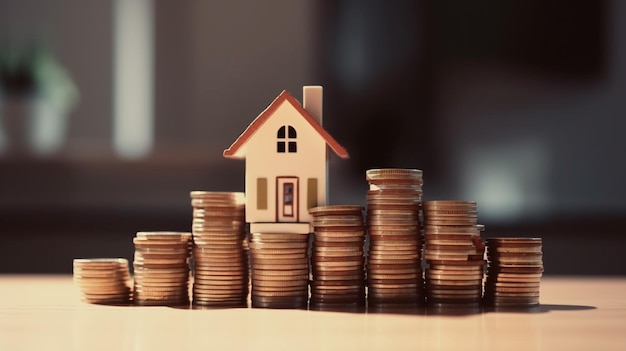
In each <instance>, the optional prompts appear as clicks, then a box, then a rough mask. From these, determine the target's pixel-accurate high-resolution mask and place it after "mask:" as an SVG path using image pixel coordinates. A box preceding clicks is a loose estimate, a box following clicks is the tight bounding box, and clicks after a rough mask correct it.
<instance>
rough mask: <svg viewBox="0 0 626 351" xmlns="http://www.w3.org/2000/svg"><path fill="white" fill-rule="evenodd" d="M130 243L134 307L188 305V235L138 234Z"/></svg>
mask: <svg viewBox="0 0 626 351" xmlns="http://www.w3.org/2000/svg"><path fill="white" fill-rule="evenodd" d="M133 242H134V243H135V260H134V261H133V266H134V278H135V284H134V285H135V289H134V295H133V300H134V302H135V304H138V305H158V306H177V305H187V304H189V258H190V251H191V250H190V249H191V233H182V232H138V233H137V235H136V236H135V238H133Z"/></svg>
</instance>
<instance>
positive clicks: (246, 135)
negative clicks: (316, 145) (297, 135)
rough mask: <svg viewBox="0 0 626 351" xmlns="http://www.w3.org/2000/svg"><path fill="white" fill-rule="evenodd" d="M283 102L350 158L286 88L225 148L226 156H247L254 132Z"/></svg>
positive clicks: (338, 153)
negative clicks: (247, 145) (247, 148)
mask: <svg viewBox="0 0 626 351" xmlns="http://www.w3.org/2000/svg"><path fill="white" fill-rule="evenodd" d="M283 103H289V104H291V105H292V106H293V107H294V108H295V109H296V110H297V112H298V114H299V115H300V116H301V117H302V118H303V119H304V120H305V121H306V122H308V123H309V124H310V125H311V127H313V129H314V130H315V131H316V132H317V133H318V134H319V135H320V136H321V137H322V138H323V139H324V141H325V142H326V144H327V145H328V146H329V147H330V148H331V150H333V152H335V154H337V156H339V157H341V158H348V157H349V155H348V152H347V151H346V149H345V148H344V147H343V146H341V145H340V144H339V143H338V142H337V141H336V140H335V139H334V138H333V137H332V136H331V135H330V134H329V133H328V132H327V131H326V130H325V129H324V128H322V126H320V125H319V123H317V122H316V121H315V119H314V118H313V117H311V115H310V114H309V113H308V112H307V111H306V110H305V109H304V108H303V107H302V105H300V103H299V102H298V101H297V100H296V99H295V98H294V97H293V96H292V95H291V94H290V93H289V92H288V91H286V90H283V92H282V93H280V95H278V97H277V98H276V99H275V100H274V101H273V102H272V103H271V104H270V105H269V106H268V107H267V108H266V109H265V111H263V112H262V113H261V114H260V115H259V116H258V117H257V118H256V119H255V120H254V121H252V123H251V124H250V125H249V126H248V128H246V130H245V131H244V132H243V133H242V134H241V135H240V136H239V138H237V140H235V142H234V143H233V144H232V145H231V146H230V147H229V148H228V149H226V150H224V157H227V158H236V159H243V158H245V157H246V144H247V143H248V141H249V139H250V138H253V136H254V134H255V133H256V132H257V131H258V130H259V129H260V128H262V127H263V125H264V124H265V122H266V121H267V120H268V119H269V118H271V116H272V115H273V114H274V113H275V112H276V110H277V109H278V108H280V107H281V105H282V104H283Z"/></svg>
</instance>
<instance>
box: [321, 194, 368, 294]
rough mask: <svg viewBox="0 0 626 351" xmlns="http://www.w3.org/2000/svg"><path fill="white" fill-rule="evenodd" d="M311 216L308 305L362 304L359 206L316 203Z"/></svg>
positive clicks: (362, 228) (362, 235) (362, 234)
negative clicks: (317, 204)
mask: <svg viewBox="0 0 626 351" xmlns="http://www.w3.org/2000/svg"><path fill="white" fill-rule="evenodd" d="M309 213H310V214H311V215H312V216H313V229H314V233H313V245H312V251H313V253H312V256H311V265H312V281H311V304H335V303H342V304H356V305H363V304H364V303H365V257H364V254H363V246H364V244H365V224H364V223H363V207H362V206H352V205H337V206H320V207H314V208H311V209H309Z"/></svg>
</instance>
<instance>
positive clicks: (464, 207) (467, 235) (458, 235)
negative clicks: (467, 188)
mask: <svg viewBox="0 0 626 351" xmlns="http://www.w3.org/2000/svg"><path fill="white" fill-rule="evenodd" d="M477 220H478V211H477V208H476V202H473V201H425V202H424V222H425V230H424V237H425V243H426V246H425V249H424V257H425V258H426V261H427V263H428V269H427V270H426V299H427V300H428V303H429V304H430V305H434V306H446V305H448V304H450V305H458V304H462V305H470V306H477V305H479V304H480V301H481V298H482V282H483V275H484V274H483V273H484V272H483V270H484V265H485V261H484V258H483V254H484V245H483V244H482V240H481V238H480V231H481V228H482V226H480V225H478V224H477Z"/></svg>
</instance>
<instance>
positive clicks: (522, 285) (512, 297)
mask: <svg viewBox="0 0 626 351" xmlns="http://www.w3.org/2000/svg"><path fill="white" fill-rule="evenodd" d="M487 260H488V262H489V265H488V268H487V279H486V280H485V296H484V301H485V304H486V305H489V306H494V307H533V306H537V305H539V287H540V283H541V276H542V274H543V253H542V240H541V238H489V239H487Z"/></svg>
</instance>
